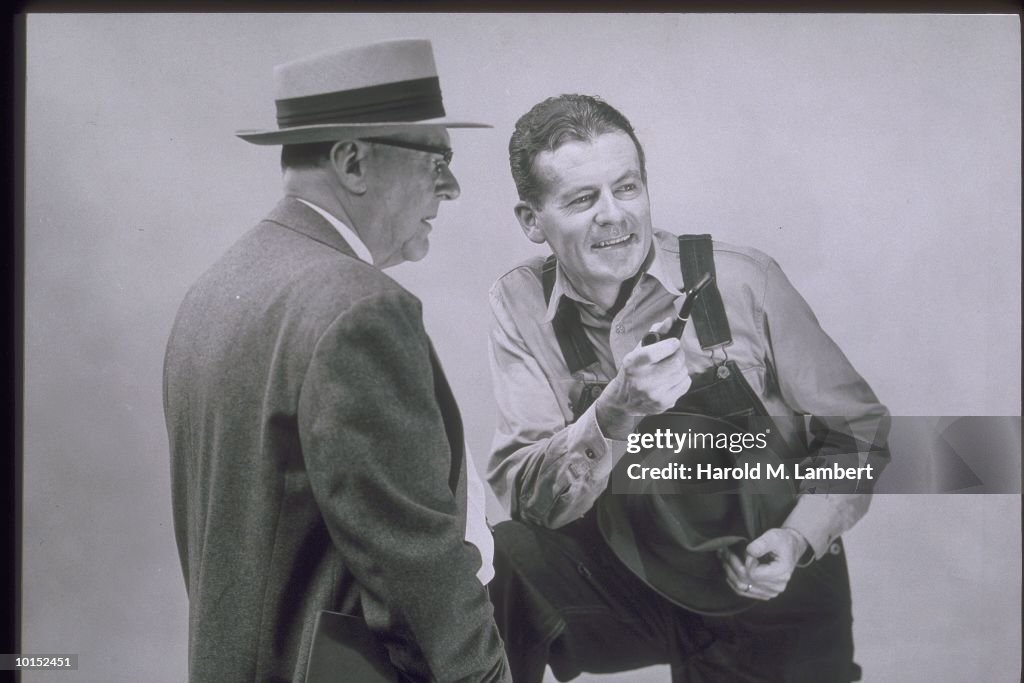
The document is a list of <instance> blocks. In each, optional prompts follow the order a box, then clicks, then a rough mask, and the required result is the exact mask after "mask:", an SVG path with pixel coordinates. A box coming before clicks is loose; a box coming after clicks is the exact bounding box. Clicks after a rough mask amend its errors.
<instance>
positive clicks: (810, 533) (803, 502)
mask: <svg viewBox="0 0 1024 683" xmlns="http://www.w3.org/2000/svg"><path fill="white" fill-rule="evenodd" d="M834 517H835V509H834V508H833V506H832V504H831V503H829V502H828V499H827V497H826V496H823V495H817V494H804V495H802V496H800V498H799V499H798V500H797V503H796V507H794V508H793V511H792V512H790V513H789V517H787V518H786V521H785V522H783V524H782V527H783V528H788V529H792V530H793V531H795V532H797V533H798V534H800V535H801V536H803V537H804V539H805V540H806V541H807V547H808V553H805V554H804V557H801V558H800V562H799V566H801V567H804V566H807V565H808V564H810V563H811V560H818V559H821V557H822V556H824V555H825V553H827V552H828V548H829V545H831V543H832V541H834V540H835V538H834V537H833V535H832V530H833V528H834ZM836 536H838V534H836Z"/></svg>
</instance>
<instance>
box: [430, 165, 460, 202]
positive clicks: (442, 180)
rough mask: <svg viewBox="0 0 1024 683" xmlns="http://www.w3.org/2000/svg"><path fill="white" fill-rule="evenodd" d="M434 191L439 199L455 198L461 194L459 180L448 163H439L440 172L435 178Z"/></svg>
mask: <svg viewBox="0 0 1024 683" xmlns="http://www.w3.org/2000/svg"><path fill="white" fill-rule="evenodd" d="M434 193H435V194H436V195H437V196H438V197H440V198H441V199H457V198H458V196H459V195H460V194H461V190H460V189H459V181H458V180H456V179H455V174H454V173H452V169H451V168H450V167H449V166H448V164H441V173H440V175H439V176H438V178H437V185H436V186H435V188H434Z"/></svg>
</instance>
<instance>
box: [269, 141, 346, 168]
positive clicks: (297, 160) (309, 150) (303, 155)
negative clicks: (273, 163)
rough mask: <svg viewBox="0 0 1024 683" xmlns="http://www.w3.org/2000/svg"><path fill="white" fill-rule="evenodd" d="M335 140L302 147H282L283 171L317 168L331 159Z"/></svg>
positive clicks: (306, 144)
mask: <svg viewBox="0 0 1024 683" xmlns="http://www.w3.org/2000/svg"><path fill="white" fill-rule="evenodd" d="M334 143H335V141H334V140H328V141H327V142H306V143H303V144H300V145H282V146H281V170H282V171H283V170H285V169H287V168H316V167H317V166H319V165H320V164H322V163H323V162H325V161H327V160H328V159H330V158H331V148H332V147H334Z"/></svg>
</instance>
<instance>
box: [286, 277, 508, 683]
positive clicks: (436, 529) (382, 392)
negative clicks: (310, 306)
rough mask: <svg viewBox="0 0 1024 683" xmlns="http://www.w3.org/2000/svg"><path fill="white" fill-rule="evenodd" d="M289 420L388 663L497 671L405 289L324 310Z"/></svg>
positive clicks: (491, 629) (415, 308) (494, 674)
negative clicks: (295, 421)
mask: <svg viewBox="0 0 1024 683" xmlns="http://www.w3.org/2000/svg"><path fill="white" fill-rule="evenodd" d="M299 433H300V438H301V441H302V449H303V456H304V458H305V465H306V468H307V470H308V474H309V480H310V485H311V488H312V491H313V495H314V497H315V498H316V500H317V503H318V505H319V506H320V509H321V511H322V514H323V516H324V519H325V520H326V524H327V527H328V529H329V531H330V534H331V537H332V539H333V541H334V543H335V545H336V546H337V547H338V549H339V552H340V553H341V555H342V557H343V558H344V562H345V564H346V567H347V568H348V569H349V570H350V571H351V572H352V575H353V576H354V577H355V578H356V580H357V581H358V583H359V585H360V587H361V589H362V604H363V612H364V617H365V618H366V622H367V625H368V626H369V627H370V628H371V629H372V630H373V631H374V632H376V633H377V635H378V637H379V638H380V640H381V642H382V643H384V644H385V645H386V646H387V648H388V650H389V653H390V655H391V659H392V661H393V662H394V663H395V665H396V666H397V667H398V668H399V669H401V670H403V671H405V672H406V673H407V674H409V675H410V676H411V677H412V678H415V679H417V680H419V679H424V678H427V679H433V680H440V681H509V680H511V678H510V676H509V674H508V665H507V662H506V660H505V656H504V652H503V648H502V642H501V639H500V637H499V635H498V631H497V627H496V626H495V624H494V620H493V617H492V609H491V605H490V602H489V601H488V598H487V594H486V592H485V590H484V588H483V586H482V585H481V584H480V582H479V581H478V580H477V578H476V575H475V574H476V570H477V567H478V566H479V565H480V557H479V553H478V552H477V550H476V549H475V548H474V547H473V546H471V545H469V544H467V543H466V542H465V537H464V534H465V523H464V518H463V517H462V516H461V515H460V513H459V506H458V504H457V501H456V499H455V494H454V493H453V491H452V488H453V487H452V484H451V482H449V477H450V473H451V470H452V468H451V458H452V448H451V446H450V445H449V442H448V438H447V435H446V432H445V428H444V422H443V418H442V415H441V412H440V408H439V407H438V404H437V400H436V398H435V394H434V378H433V370H432V365H431V360H430V347H429V342H428V339H427V336H426V333H425V331H424V329H423V325H422V321H421V315H420V307H419V302H418V301H417V300H416V299H415V298H414V297H412V296H411V295H409V294H408V293H405V292H400V291H394V292H384V293H377V294H373V295H371V296H368V297H366V298H364V299H362V300H361V301H359V302H357V303H356V304H355V305H354V306H352V307H351V308H350V309H348V310H347V311H346V312H345V313H343V314H342V315H341V316H339V317H338V318H337V319H336V320H334V321H333V322H332V323H331V324H330V326H329V327H328V328H327V330H326V331H325V332H324V333H323V334H322V336H321V337H320V339H319V341H318V343H317V345H316V348H315V350H314V352H313V356H312V358H311V361H310V366H309V369H308V372H307V374H306V378H305V380H304V382H303V387H302V390H301V395H300V402H299Z"/></svg>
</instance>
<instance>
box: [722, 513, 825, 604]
mask: <svg viewBox="0 0 1024 683" xmlns="http://www.w3.org/2000/svg"><path fill="white" fill-rule="evenodd" d="M806 550H807V541H806V539H804V537H803V536H801V535H800V533H799V532H797V531H795V530H793V529H788V528H781V529H769V530H768V531H766V532H764V533H763V534H761V535H760V536H759V537H757V538H755V539H754V540H753V541H751V542H750V544H749V545H747V549H746V553H745V554H746V557H745V558H744V559H742V560H741V559H740V558H739V557H737V556H736V555H735V554H734V553H733V552H731V551H730V550H723V551H722V552H721V553H720V558H721V560H722V564H723V565H724V567H725V574H726V577H727V578H728V581H729V586H730V587H731V588H732V589H733V591H735V592H736V593H737V594H739V595H743V596H746V597H748V598H754V599H756V600H771V599H772V598H774V597H775V596H777V595H779V594H780V593H782V591H784V590H786V585H787V584H789V578H790V577H791V576H792V575H793V570H794V569H796V563H797V562H799V561H800V556H801V555H803V554H804V551H806Z"/></svg>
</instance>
